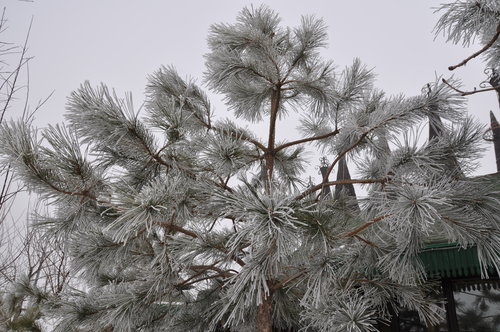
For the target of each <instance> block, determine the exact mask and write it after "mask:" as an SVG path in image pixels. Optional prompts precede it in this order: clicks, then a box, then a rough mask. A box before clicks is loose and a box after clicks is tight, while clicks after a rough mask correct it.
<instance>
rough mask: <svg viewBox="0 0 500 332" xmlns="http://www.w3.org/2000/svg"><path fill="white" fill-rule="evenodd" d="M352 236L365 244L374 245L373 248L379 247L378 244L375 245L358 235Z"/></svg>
mask: <svg viewBox="0 0 500 332" xmlns="http://www.w3.org/2000/svg"><path fill="white" fill-rule="evenodd" d="M354 237H355V238H356V239H358V240H360V241H362V242H364V243H366V244H367V245H369V246H371V247H375V248H379V246H377V245H376V244H375V243H373V242H372V241H370V240H367V239H365V238H363V237H361V236H359V235H354Z"/></svg>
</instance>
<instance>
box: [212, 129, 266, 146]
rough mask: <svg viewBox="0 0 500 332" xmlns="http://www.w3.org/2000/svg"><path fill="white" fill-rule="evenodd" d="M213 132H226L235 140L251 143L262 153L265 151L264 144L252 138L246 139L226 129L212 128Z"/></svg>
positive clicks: (246, 137)
mask: <svg viewBox="0 0 500 332" xmlns="http://www.w3.org/2000/svg"><path fill="white" fill-rule="evenodd" d="M212 128H213V129H214V130H215V131H217V132H220V133H223V134H224V132H228V133H229V135H230V136H231V137H235V138H239V139H241V140H244V141H247V142H250V143H252V144H253V145H255V146H256V147H257V148H259V149H261V150H262V151H264V152H265V151H267V148H266V147H265V146H264V144H262V143H260V142H259V141H257V140H254V139H253V138H251V137H248V136H246V135H243V133H237V132H235V131H232V130H227V129H219V128H215V127H212Z"/></svg>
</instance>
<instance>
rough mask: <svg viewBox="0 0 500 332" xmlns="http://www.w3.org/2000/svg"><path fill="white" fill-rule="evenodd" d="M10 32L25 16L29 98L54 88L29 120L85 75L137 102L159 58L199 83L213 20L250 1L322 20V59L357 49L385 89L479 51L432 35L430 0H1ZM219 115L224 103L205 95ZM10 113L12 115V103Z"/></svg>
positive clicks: (489, 166)
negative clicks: (325, 38)
mask: <svg viewBox="0 0 500 332" xmlns="http://www.w3.org/2000/svg"><path fill="white" fill-rule="evenodd" d="M0 3H1V4H2V7H3V6H5V7H6V16H7V18H8V20H9V22H8V26H9V30H8V31H7V32H6V33H5V34H4V35H3V36H2V37H1V38H2V39H3V40H5V41H9V42H22V40H23V39H24V37H25V35H26V32H27V29H28V26H29V22H30V19H31V17H33V26H32V30H31V35H30V40H29V54H30V55H32V56H34V59H33V60H32V61H31V62H30V66H29V69H30V95H31V97H30V104H31V106H32V107H34V106H35V105H36V103H37V101H38V100H40V99H43V98H44V97H46V96H47V95H49V94H50V93H51V92H52V91H53V90H54V91H55V92H54V95H53V96H52V97H51V99H50V100H49V101H48V102H47V104H45V106H44V107H43V109H41V110H40V111H39V112H38V113H37V115H36V117H37V122H36V123H37V124H38V125H40V126H44V125H45V124H47V123H54V122H60V121H62V120H63V117H62V115H63V113H64V108H65V103H66V97H67V96H68V95H69V94H70V92H71V91H73V90H74V89H76V88H78V86H79V85H80V84H81V83H82V82H84V81H85V80H89V81H90V82H91V83H92V84H93V85H96V84H99V83H100V82H103V83H105V84H107V85H108V86H109V87H111V88H114V89H116V91H117V93H118V94H119V95H123V92H125V91H127V92H128V91H130V92H132V94H133V97H134V102H135V105H136V107H139V106H140V104H141V103H142V100H143V92H144V87H145V84H146V80H147V75H149V74H151V73H152V72H154V71H155V70H156V69H158V68H159V67H160V66H161V65H174V66H175V67H176V68H177V70H178V72H179V73H180V74H181V76H186V77H193V78H197V81H198V83H200V84H202V74H203V71H204V58H203V54H204V53H206V52H207V46H206V37H207V32H208V29H209V27H210V25H211V24H213V23H218V22H234V20H235V17H236V15H237V14H238V12H239V11H240V10H241V9H242V8H243V7H244V6H249V5H251V4H252V3H253V4H254V6H258V5H260V4H261V3H265V4H267V5H268V6H269V7H271V8H272V9H274V10H276V11H277V12H278V13H280V16H281V17H282V19H283V24H284V25H288V26H295V25H297V24H298V22H299V21H300V16H301V15H303V14H314V15H316V16H318V17H322V18H323V19H324V21H325V23H326V25H327V26H328V27H329V46H328V48H327V49H325V50H324V52H323V54H324V56H325V58H330V59H333V60H334V62H335V63H336V64H337V66H338V68H339V69H342V68H343V67H344V66H346V65H349V64H350V63H351V62H352V60H353V58H354V57H359V58H360V59H361V60H362V61H363V62H364V63H365V64H366V65H367V66H368V67H370V68H374V72H375V73H376V74H377V84H376V85H377V87H378V88H380V89H382V90H384V91H386V92H387V93H388V94H399V93H403V94H405V95H408V96H410V95H416V94H419V93H420V91H421V88H422V87H423V86H424V85H425V84H426V83H427V82H430V81H433V80H435V78H436V76H440V75H444V77H448V76H450V73H449V72H448V70H447V67H448V66H449V65H452V64H456V63H458V62H459V61H461V60H462V59H463V58H465V57H467V56H468V55H470V54H471V53H472V52H474V51H475V50H477V49H478V47H477V46H472V47H471V48H470V49H464V48H463V47H462V46H460V45H459V46H456V45H452V44H445V39H444V37H438V38H437V39H436V40H434V35H433V33H432V29H433V27H434V25H435V23H436V21H437V19H438V17H439V16H438V14H434V13H433V9H432V8H433V7H437V6H438V5H439V3H440V2H438V1H429V0H418V1H415V0H377V1H345V0H344V1H337V0H330V1H326V0H324V1H320V0H308V1H303V0H301V1H295V0H289V1H281V0H273V1H265V2H258V1H234V0H233V1H229V0H225V1H216V0H213V1H189V0H185V1H168V0H163V1H153V0H151V1H139V0H134V1H131V0H126V1H125V0H121V1H118V0H112V1H103V0H85V1H84V0H73V1H67V0H52V1H42V0H34V1H33V2H26V1H17V0H6V1H5V0H3V2H0ZM455 77H457V78H461V79H462V80H463V81H464V85H465V86H464V88H466V89H472V88H473V87H474V86H478V85H479V83H480V82H481V81H483V80H484V79H485V78H486V77H485V76H484V74H483V63H482V62H481V60H477V59H476V60H474V61H472V62H471V63H470V64H468V65H467V67H465V68H461V69H458V70H457V71H456V73H455ZM213 102H214V106H215V109H216V114H217V116H218V117H219V118H221V117H224V116H225V115H226V111H225V107H224V104H223V103H221V102H220V101H217V99H215V98H214V99H213ZM469 109H470V113H471V114H473V115H474V116H475V117H477V118H478V119H480V121H481V122H483V123H487V122H488V120H489V116H488V112H489V111H490V110H494V111H495V112H496V113H497V116H499V117H500V115H499V114H498V103H497V101H496V96H495V95H494V93H481V94H477V95H473V96H470V97H469ZM10 115H11V116H12V117H17V116H19V115H20V111H19V109H15V108H13V109H11V110H10ZM488 154H489V156H488V158H485V159H484V160H482V161H481V164H482V165H481V168H480V169H479V171H478V173H479V174H484V173H491V172H494V171H495V170H496V169H495V165H494V158H493V156H492V154H493V152H492V149H491V148H490V149H489V150H488Z"/></svg>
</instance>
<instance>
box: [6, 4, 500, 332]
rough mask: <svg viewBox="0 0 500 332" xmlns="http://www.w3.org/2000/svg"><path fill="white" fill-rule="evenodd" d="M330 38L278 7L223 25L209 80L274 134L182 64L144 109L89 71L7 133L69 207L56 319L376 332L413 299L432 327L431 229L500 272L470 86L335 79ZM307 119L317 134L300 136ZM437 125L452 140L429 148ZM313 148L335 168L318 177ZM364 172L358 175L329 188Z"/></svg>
mask: <svg viewBox="0 0 500 332" xmlns="http://www.w3.org/2000/svg"><path fill="white" fill-rule="evenodd" d="M325 31H326V29H325V26H324V24H323V22H322V21H321V20H318V19H316V18H313V17H303V18H302V21H301V23H300V24H299V25H298V27H296V28H293V29H292V28H285V27H282V26H281V25H280V19H279V17H278V15H277V14H276V13H274V12H273V11H271V10H270V9H268V8H267V7H258V8H255V9H254V8H250V9H249V8H245V9H243V10H242V11H241V13H240V14H239V16H238V18H237V22H236V23H234V24H216V25H213V26H212V28H211V30H210V33H209V38H208V42H209V48H210V52H209V53H208V54H207V56H206V59H207V72H206V83H207V85H208V87H209V88H211V89H212V90H213V91H215V92H218V93H220V94H222V95H223V96H224V98H225V102H226V104H227V107H228V110H230V111H232V112H233V113H234V115H235V116H236V117H237V118H240V119H244V120H249V121H250V122H252V123H264V124H265V126H266V127H267V129H266V133H265V135H261V136H263V137H261V136H259V135H256V134H255V133H253V132H252V131H251V130H249V129H245V128H243V127H242V126H241V125H239V124H237V123H234V122H231V121H228V120H216V119H215V118H214V116H213V111H212V107H211V105H210V103H209V101H208V99H207V96H206V95H205V93H204V92H203V91H202V90H201V89H200V87H198V86H197V85H196V84H195V83H194V82H192V81H189V80H184V79H183V78H181V76H180V75H179V74H178V73H177V72H176V71H175V70H174V69H173V68H171V67H167V68H161V69H160V70H158V71H157V72H156V73H154V74H153V75H151V76H150V78H149V83H148V86H147V97H146V104H145V107H144V112H143V113H140V114H139V113H137V112H136V111H135V110H134V108H133V105H132V101H131V98H129V97H127V98H125V99H120V98H118V97H117V96H116V95H115V94H114V93H113V92H111V91H110V90H109V89H108V88H107V87H105V86H99V87H91V86H90V85H89V84H88V83H86V84H83V85H82V86H81V88H80V89H78V90H77V91H75V92H74V93H73V94H72V95H71V96H70V98H69V103H68V113H67V123H66V124H65V125H59V126H52V127H48V128H46V129H43V130H41V131H37V130H36V129H34V128H33V127H32V125H31V124H30V123H26V122H10V123H8V124H5V125H2V128H1V135H0V136H1V141H0V142H1V146H2V149H1V153H2V155H3V160H4V162H5V163H10V164H11V165H13V167H15V170H16V171H17V176H18V177H19V178H20V179H22V180H23V181H25V183H26V184H27V185H29V187H30V189H31V190H32V191H34V192H36V193H38V194H39V195H40V197H41V199H43V200H45V201H46V202H47V204H51V206H52V207H53V214H52V215H50V216H47V217H46V220H45V221H44V222H43V224H42V225H43V226H44V227H47V230H48V232H49V234H53V235H54V236H58V237H60V238H62V239H64V240H65V241H66V252H67V254H68V255H69V257H70V261H71V265H72V269H73V270H72V271H73V272H72V273H73V275H74V277H75V278H79V280H81V282H82V286H81V288H80V289H79V290H74V291H68V292H66V293H62V294H60V295H58V296H57V297H55V296H54V297H50V296H48V297H46V299H45V300H44V301H45V303H46V305H45V309H44V313H45V314H47V315H51V316H52V317H53V318H54V319H56V320H57V324H56V327H55V330H56V331H120V332H121V331H263V332H264V331H266V332H270V331H280V330H281V331H287V330H288V331H296V330H298V329H303V330H304V331H362V332H364V331H375V330H376V326H375V325H376V319H383V318H388V317H389V315H390V311H391V310H392V309H398V308H406V309H411V310H416V311H417V312H418V313H419V315H420V318H421V319H422V320H423V321H424V322H425V323H426V324H428V325H433V324H435V323H436V322H438V321H439V320H440V319H442V312H441V307H440V306H439V305H438V303H436V301H437V300H436V299H435V298H434V297H433V296H432V289H431V288H432V287H431V286H430V285H431V284H429V283H428V278H427V277H428V276H426V274H425V270H424V268H423V266H422V263H421V262H420V260H419V256H418V253H419V251H420V250H421V249H422V248H423V247H424V246H425V244H426V242H427V241H428V240H429V238H430V237H432V236H435V235H436V234H437V235H439V236H440V238H444V239H445V240H448V241H450V242H457V243H459V245H460V246H462V247H468V246H470V245H472V244H474V245H477V246H478V253H479V259H480V261H481V264H482V266H483V274H484V275H485V276H486V275H487V273H488V271H489V270H488V269H487V268H486V267H487V266H493V267H494V268H495V269H496V271H497V272H498V271H499V270H500V266H499V265H498V262H499V261H500V259H499V258H500V257H499V253H500V228H499V223H498V215H499V214H498V213H499V212H500V211H499V210H500V204H499V200H498V199H499V194H498V192H496V191H495V190H494V188H493V187H492V184H491V183H487V182H485V181H484V180H482V179H481V178H471V177H467V175H468V174H470V172H471V170H472V169H473V166H474V161H475V160H477V158H478V155H479V154H480V151H481V147H480V146H479V144H480V141H481V137H482V133H483V128H482V127H481V126H480V125H478V124H476V123H474V122H473V121H472V120H471V119H469V118H467V117H466V115H464V105H463V103H464V100H463V97H459V96H457V95H456V93H455V92H454V91H452V90H451V89H450V88H449V87H448V86H446V85H445V84H443V83H441V82H439V81H438V82H436V83H432V84H428V85H427V86H426V88H425V89H424V92H423V93H422V94H421V95H418V96H415V97H410V98H406V97H403V96H395V97H391V96H385V95H384V93H383V92H381V91H379V90H377V89H374V88H373V75H372V73H371V72H370V71H369V70H367V69H366V68H365V67H364V66H363V65H362V64H361V63H360V61H359V60H355V61H354V62H353V64H352V65H351V66H349V67H348V68H346V69H345V70H343V71H342V72H340V73H336V71H335V70H334V68H333V67H332V63H331V62H329V61H323V60H322V59H321V58H320V56H319V51H320V49H321V48H322V47H323V46H324V45H325V42H326V33H325ZM290 116H298V117H299V118H300V132H301V134H302V138H299V139H296V140H291V139H287V138H286V137H284V136H283V133H284V132H285V129H284V128H282V127H279V123H284V122H280V121H279V120H285V119H287V118H289V117H290ZM437 117H439V118H440V119H443V120H444V121H435V125H436V126H438V125H439V132H440V135H439V136H437V137H434V138H433V139H432V140H431V141H430V142H429V144H426V143H425V142H419V141H418V133H419V132H420V130H421V128H422V126H425V125H426V124H427V122H428V119H429V118H431V119H436V118H437ZM311 148H312V149H320V150H321V151H323V153H324V154H326V155H328V156H329V159H330V160H331V162H329V163H328V164H326V165H324V167H323V168H322V170H323V173H322V174H323V179H322V180H319V181H318V182H317V183H316V184H308V181H307V178H308V177H309V175H310V174H305V171H304V168H305V165H306V164H307V162H314V160H312V161H311V160H309V157H308V155H306V152H307V151H308V149H311ZM347 164H349V165H350V166H351V174H352V178H351V179H348V178H339V179H338V180H335V181H330V180H329V178H330V177H332V178H333V173H334V172H335V171H336V170H337V169H338V168H339V167H345V165H347ZM353 166H355V168H354V167H353ZM351 184H355V185H360V186H363V188H364V192H365V194H362V195H360V197H358V198H357V199H356V198H354V197H353V196H352V195H351V194H350V193H351V190H350V189H352V188H350V187H346V185H351ZM327 188H328V189H329V188H332V191H333V190H335V189H336V188H343V189H341V190H335V194H334V195H333V193H332V192H330V191H329V190H326V189H327Z"/></svg>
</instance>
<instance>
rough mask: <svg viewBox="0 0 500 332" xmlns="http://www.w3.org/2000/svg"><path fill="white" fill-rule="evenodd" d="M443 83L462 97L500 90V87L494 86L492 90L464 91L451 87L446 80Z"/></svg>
mask: <svg viewBox="0 0 500 332" xmlns="http://www.w3.org/2000/svg"><path fill="white" fill-rule="evenodd" d="M442 81H443V83H444V84H446V85H447V86H449V87H450V88H451V89H452V90H453V91H456V92H458V93H460V95H461V96H468V95H473V94H475V93H479V92H485V91H492V90H497V89H500V85H497V86H493V87H491V88H484V89H479V90H477V89H476V88H474V90H472V91H462V90H460V89H457V88H456V87H454V86H453V85H451V84H450V83H449V82H448V81H447V80H445V79H444V78H443V79H442Z"/></svg>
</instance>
